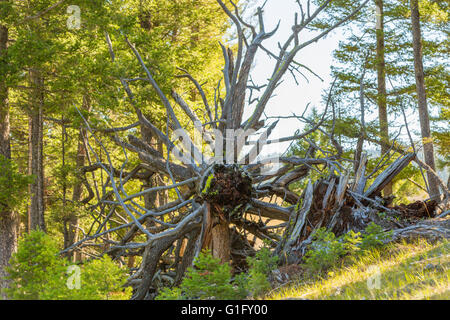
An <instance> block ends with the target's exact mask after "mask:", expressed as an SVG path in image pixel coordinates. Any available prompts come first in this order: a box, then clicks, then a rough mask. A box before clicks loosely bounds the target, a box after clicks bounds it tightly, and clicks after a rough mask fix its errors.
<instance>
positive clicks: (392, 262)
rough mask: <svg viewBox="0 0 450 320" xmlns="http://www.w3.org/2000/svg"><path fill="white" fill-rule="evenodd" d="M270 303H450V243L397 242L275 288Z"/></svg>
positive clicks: (301, 276) (268, 297)
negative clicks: (348, 301)
mask: <svg viewBox="0 0 450 320" xmlns="http://www.w3.org/2000/svg"><path fill="white" fill-rule="evenodd" d="M262 298H263V299H274V300H297V299H309V300H315V299H319V300H329V299H330V300H343V299H352V300H389V299H395V300H421V299H439V300H450V242H449V241H446V240H444V241H440V242H436V243H434V244H430V243H428V242H426V241H424V240H419V241H417V242H414V243H406V242H402V243H396V244H389V245H387V246H385V247H382V248H379V249H374V250H371V251H370V252H368V253H366V254H364V255H363V256H355V257H347V259H346V260H344V261H343V262H342V265H340V266H339V267H335V268H334V269H333V270H329V271H327V272H326V273H325V274H322V275H318V276H316V277H315V278H314V279H313V280H312V279H311V276H308V275H306V274H304V275H301V274H299V275H298V278H297V279H295V280H291V281H289V282H288V283H286V284H284V285H282V286H280V287H278V288H275V289H274V290H272V291H271V292H270V293H268V294H267V295H266V296H265V297H262Z"/></svg>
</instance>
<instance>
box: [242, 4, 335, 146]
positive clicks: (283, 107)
mask: <svg viewBox="0 0 450 320" xmlns="http://www.w3.org/2000/svg"><path fill="white" fill-rule="evenodd" d="M295 12H299V7H298V5H297V4H296V3H295V1H294V0H268V2H267V4H266V6H265V8H264V21H265V28H266V30H268V31H270V30H273V28H275V26H276V25H277V23H278V21H281V23H280V27H279V29H278V31H277V33H276V34H275V35H274V36H273V37H272V38H270V39H268V40H266V41H265V42H264V43H263V45H264V46H265V47H266V48H268V49H271V51H272V52H274V53H278V52H279V50H278V42H280V43H281V44H283V43H284V41H285V40H286V39H287V38H288V37H289V35H290V34H291V32H292V30H291V27H292V25H293V23H294V14H295ZM300 35H301V38H300V41H307V40H309V39H310V38H311V37H312V34H309V33H308V32H307V31H302V33H301V34H300ZM339 39H343V36H342V35H341V34H339V31H337V32H334V33H332V34H330V35H329V36H328V37H327V38H325V39H322V40H320V41H318V42H316V43H313V44H311V45H310V46H308V47H306V48H304V49H302V50H301V51H300V52H299V53H298V54H297V58H296V61H298V62H299V63H301V64H304V65H306V66H308V67H309V68H310V69H312V70H313V71H314V72H315V73H316V74H318V75H319V76H320V77H321V78H322V79H323V80H324V81H323V82H322V81H321V80H320V79H318V78H317V77H316V76H314V75H313V74H311V73H309V72H308V71H307V70H302V72H303V73H304V74H305V75H306V76H307V78H308V81H309V82H308V81H307V80H306V79H305V78H304V77H302V76H300V75H297V81H298V82H299V85H297V84H296V83H295V80H294V78H293V77H292V76H291V74H290V73H289V72H287V73H286V74H285V77H284V82H283V83H282V84H281V85H280V86H279V87H278V88H277V90H276V91H275V94H276V96H275V97H273V98H272V99H271V100H270V101H269V103H268V105H267V108H266V115H267V116H269V117H270V116H289V115H292V113H293V112H294V113H295V114H302V112H303V111H304V109H305V107H306V105H307V104H308V103H311V105H310V107H309V109H308V110H311V109H312V106H317V107H318V109H319V110H320V109H321V108H320V106H321V96H322V94H323V91H324V90H327V89H328V88H329V85H330V83H331V81H332V80H331V78H330V66H331V64H332V52H333V50H334V49H336V48H337V45H338V41H339ZM274 64H275V60H274V59H270V58H269V56H268V55H267V54H266V53H265V52H264V51H262V50H260V51H259V54H258V55H257V58H256V63H255V66H254V68H253V70H252V73H251V75H252V78H253V80H254V82H255V83H256V84H258V85H262V84H264V83H266V81H267V79H268V78H269V77H270V75H271V74H272V72H273V68H274ZM245 111H246V112H245V114H244V119H247V118H248V117H249V116H250V115H251V112H252V111H253V108H247V109H246V110H245ZM299 128H302V124H301V123H300V122H299V121H298V120H296V119H281V120H280V122H279V123H278V125H277V127H276V129H275V130H274V132H273V133H272V135H271V137H270V138H271V139H275V138H280V137H285V136H290V135H292V134H293V133H294V132H295V131H296V130H298V129H299ZM272 146H273V145H271V149H270V150H266V148H268V146H266V148H264V152H265V153H266V152H269V153H272V152H277V151H284V150H285V149H286V148H287V147H288V146H289V143H281V144H278V147H277V150H273V149H272V148H273V147H272ZM278 148H279V149H278Z"/></svg>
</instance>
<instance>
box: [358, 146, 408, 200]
mask: <svg viewBox="0 0 450 320" xmlns="http://www.w3.org/2000/svg"><path fill="white" fill-rule="evenodd" d="M415 157H416V154H415V153H408V154H406V155H404V156H403V157H399V158H398V159H397V160H395V161H394V163H392V164H391V165H390V166H389V167H388V168H387V169H386V170H384V171H383V172H382V173H381V174H380V175H379V176H378V177H377V178H376V179H375V181H374V182H373V183H372V185H371V186H370V187H369V188H368V189H367V191H366V192H365V193H364V196H365V197H367V198H370V197H372V196H374V195H375V194H377V193H379V192H380V191H381V190H383V188H384V187H385V186H386V185H387V184H388V183H389V182H391V181H392V180H393V179H394V178H395V177H396V176H397V174H399V173H400V172H401V171H402V170H403V169H404V168H405V167H406V166H407V165H408V164H409V163H410V162H411V161H412V160H413V159H414V158H415Z"/></svg>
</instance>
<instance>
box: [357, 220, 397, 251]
mask: <svg viewBox="0 0 450 320" xmlns="http://www.w3.org/2000/svg"><path fill="white" fill-rule="evenodd" d="M391 234H392V231H389V232H383V228H382V227H381V226H379V225H377V224H375V223H373V222H371V223H370V224H369V225H368V226H367V228H366V229H365V230H364V234H363V236H362V241H361V245H360V248H361V249H362V250H369V249H371V248H375V247H379V246H382V245H383V241H385V240H387V239H388V238H389V237H390V236H391Z"/></svg>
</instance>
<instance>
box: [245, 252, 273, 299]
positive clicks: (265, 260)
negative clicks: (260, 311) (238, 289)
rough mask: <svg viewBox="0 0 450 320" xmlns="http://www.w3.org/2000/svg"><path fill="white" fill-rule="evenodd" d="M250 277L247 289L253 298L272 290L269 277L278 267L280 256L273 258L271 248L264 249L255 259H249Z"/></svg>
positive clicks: (246, 285)
mask: <svg viewBox="0 0 450 320" xmlns="http://www.w3.org/2000/svg"><path fill="white" fill-rule="evenodd" d="M247 262H248V265H249V267H250V268H249V271H248V277H247V279H246V280H247V281H246V283H245V288H246V289H247V290H248V292H249V293H250V294H251V295H252V296H258V295H260V294H262V293H264V292H266V291H268V290H270V289H271V285H270V282H269V280H268V276H269V274H270V272H271V271H272V270H274V269H275V268H276V267H277V262H278V256H273V255H272V253H271V252H270V250H269V248H267V247H263V248H261V249H260V250H259V251H258V252H256V255H255V257H248V258H247Z"/></svg>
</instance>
